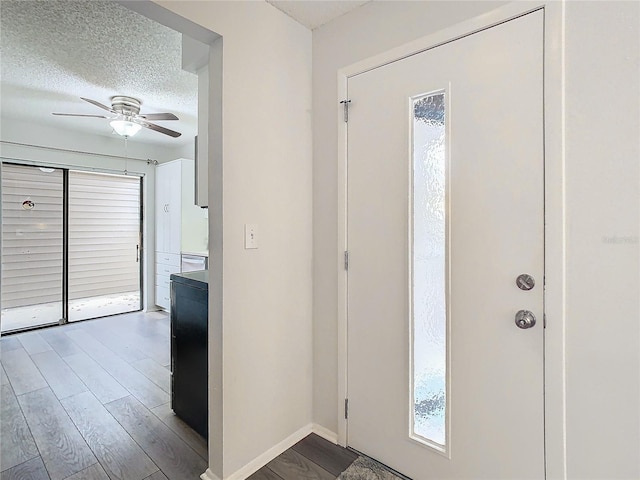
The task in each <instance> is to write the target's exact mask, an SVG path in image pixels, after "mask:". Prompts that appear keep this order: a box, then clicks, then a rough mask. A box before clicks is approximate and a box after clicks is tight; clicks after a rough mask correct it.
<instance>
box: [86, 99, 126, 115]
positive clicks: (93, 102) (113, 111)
mask: <svg viewBox="0 0 640 480" xmlns="http://www.w3.org/2000/svg"><path fill="white" fill-rule="evenodd" d="M80 98H81V99H82V100H84V101H85V102H89V103H90V104H91V105H95V106H96V107H98V108H101V109H103V110H106V111H107V112H111V113H118V112H116V111H115V110H114V109H112V108H110V107H107V106H106V105H103V104H101V103H100V102H96V101H95V100H91V99H90V98H84V97H80Z"/></svg>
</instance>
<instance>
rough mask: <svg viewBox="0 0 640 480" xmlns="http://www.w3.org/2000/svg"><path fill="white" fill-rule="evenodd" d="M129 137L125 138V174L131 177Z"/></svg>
mask: <svg viewBox="0 0 640 480" xmlns="http://www.w3.org/2000/svg"><path fill="white" fill-rule="evenodd" d="M128 141H129V137H124V174H125V175H129V170H128V167H129V143H128Z"/></svg>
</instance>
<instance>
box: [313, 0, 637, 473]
mask: <svg viewBox="0 0 640 480" xmlns="http://www.w3.org/2000/svg"><path fill="white" fill-rule="evenodd" d="M495 6H496V3H489V2H454V1H450V2H401V1H396V2H383V1H379V2H372V3H369V4H367V5H365V6H364V7H362V8H360V9H357V10H355V11H354V12H352V13H349V14H347V15H345V16H343V17H340V18H339V19H337V20H334V21H333V22H331V23H329V24H327V25H325V26H322V27H320V28H319V29H317V30H314V32H313V82H314V89H313V104H314V115H313V122H314V123H313V134H314V137H313V138H314V150H313V191H314V194H313V215H314V230H313V232H314V234H313V239H314V257H313V266H314V297H313V300H314V308H313V313H314V329H313V335H314V359H313V360H314V363H313V365H314V392H313V393H314V395H313V400H314V408H313V415H314V420H315V421H316V422H317V423H319V424H321V425H322V426H324V427H326V428H328V429H330V430H332V431H337V430H338V428H337V422H338V420H337V413H338V408H337V404H338V401H337V400H338V399H337V362H336V359H337V331H336V327H337V293H338V292H337V285H336V279H337V273H338V272H337V268H338V264H339V259H340V257H341V255H342V252H341V251H338V246H337V245H338V238H337V202H336V200H337V197H338V193H337V192H338V190H337V189H338V185H337V178H338V174H337V151H338V146H337V135H338V128H339V127H338V125H337V122H338V118H337V117H338V115H337V110H336V109H337V108H338V105H337V101H338V98H337V81H336V78H337V75H336V74H337V71H338V69H339V68H340V67H343V66H347V65H349V64H352V63H355V62H357V61H359V60H362V59H365V58H367V57H370V56H373V55H376V54H379V53H381V52H384V51H386V50H389V49H391V48H393V47H396V46H398V45H401V44H403V43H406V42H408V41H411V40H413V39H416V38H419V37H423V36H426V35H428V34H430V33H432V32H434V31H437V30H439V29H442V28H445V27H447V26H450V25H452V24H455V23H457V22H460V21H462V20H464V19H466V18H471V17H473V16H476V15H479V14H481V13H482V12H483V11H486V10H488V9H490V8H493V7H495ZM639 6H640V4H639V3H638V2H567V8H566V24H565V27H566V49H565V54H566V60H565V64H564V66H565V71H566V87H565V88H566V119H565V128H566V172H565V173H566V199H565V200H566V203H565V208H566V212H565V213H566V220H565V225H564V226H565V228H566V234H567V238H566V258H565V262H566V263H565V265H564V267H565V268H566V288H567V290H566V305H565V313H566V322H567V323H566V332H565V335H566V337H565V338H566V368H565V372H564V373H565V374H566V412H567V417H566V447H567V452H566V454H567V462H566V463H567V465H566V467H567V470H568V478H571V479H576V480H577V479H603V480H604V479H614V478H616V479H629V480H630V479H637V478H640V318H639V317H640V311H639V310H640V303H639V296H638V292H639V260H640V256H639V253H638V246H639V245H638V235H639V223H638V222H639V213H640V212H639V210H640V209H639V199H640V189H639V168H638V161H639V158H640V151H639V140H638V138H639V137H638V135H639V132H640V125H639V118H640V111H639V100H640V91H639V80H640V79H639V73H638V72H639V68H640V66H639V48H640V37H639V31H640V30H639V28H640V18H639V13H638V10H639ZM372 32H375V33H372ZM560 40H561V39H558V41H560ZM556 180H557V179H556ZM554 248H555V249H556V250H558V249H561V248H563V246H562V245H554ZM554 269H555V267H554ZM561 269H562V267H558V270H561ZM553 293H554V296H557V295H559V294H562V292H553ZM555 320H556V321H560V322H562V319H555ZM550 321H551V320H550ZM556 331H557V329H556ZM559 396H560V397H561V396H562V392H560V394H559ZM560 417H561V415H560ZM553 418H554V419H556V418H557V417H555V416H554V417H553ZM552 427H553V429H554V430H559V431H562V429H563V428H564V427H563V426H562V425H554V426H552ZM560 443H561V442H560ZM554 445H555V443H554ZM556 449H558V450H561V449H562V446H561V445H560V446H559V447H556ZM551 453H552V455H553V456H554V457H556V458H557V457H560V458H563V455H564V454H563V452H562V451H554V452H551ZM560 463H562V460H561V461H560ZM555 467H556V465H555V464H554V471H553V472H548V473H549V475H550V478H561V476H562V472H561V470H562V468H563V467H562V466H561V467H560V469H559V470H558V469H556V468H555Z"/></svg>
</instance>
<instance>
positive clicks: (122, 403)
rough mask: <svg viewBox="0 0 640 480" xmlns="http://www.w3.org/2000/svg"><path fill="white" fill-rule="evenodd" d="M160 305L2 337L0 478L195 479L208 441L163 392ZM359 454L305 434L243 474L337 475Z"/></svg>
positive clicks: (165, 363) (309, 478) (165, 323)
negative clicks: (181, 416)
mask: <svg viewBox="0 0 640 480" xmlns="http://www.w3.org/2000/svg"><path fill="white" fill-rule="evenodd" d="M169 338H170V325H169V317H168V315H167V314H164V313H159V312H154V313H148V314H144V313H133V314H127V315H118V316H114V317H107V318H102V319H97V320H89V321H86V322H76V323H73V324H70V325H65V326H61V327H51V328H47V329H42V330H37V331H32V332H27V333H21V334H15V335H9V336H4V337H1V338H0V364H1V368H0V388H1V393H2V398H1V402H0V407H1V408H0V421H1V430H0V469H1V470H2V472H1V473H0V480H10V479H25V480H41V479H42V480H109V479H112V480H113V479H127V480H129V479H130V480H198V479H199V476H200V474H202V473H203V472H204V471H205V470H206V468H207V442H206V440H205V439H203V438H202V437H201V436H200V435H198V434H197V433H196V432H194V431H193V430H192V429H191V428H189V427H188V426H187V425H186V424H185V423H184V422H182V421H181V420H180V419H179V418H178V417H176V416H175V414H174V413H173V411H172V410H171V405H170V403H169V400H170V393H171V392H170V378H171V377H170V372H169V365H170V363H171V357H170V344H169ZM356 457H357V456H356V455H355V454H354V453H352V452H350V451H348V450H345V449H344V448H341V447H338V446H336V445H334V444H332V443H331V442H328V441H326V440H324V439H322V438H320V437H318V436H317V435H313V434H312V435H309V436H308V437H307V438H305V439H303V440H301V441H300V442H299V443H297V444H296V445H295V446H293V447H292V448H290V449H289V450H287V451H286V452H284V453H283V454H282V455H280V456H278V457H277V458H275V459H274V460H273V461H271V462H269V464H267V465H266V466H264V467H263V468H262V469H260V470H259V471H258V472H256V473H254V474H253V475H251V476H250V477H249V478H250V479H251V480H335V479H336V478H337V477H338V476H339V475H340V473H341V472H343V471H344V470H345V469H346V468H347V467H348V466H349V465H350V464H351V463H352V462H353V461H354V460H355V458H356Z"/></svg>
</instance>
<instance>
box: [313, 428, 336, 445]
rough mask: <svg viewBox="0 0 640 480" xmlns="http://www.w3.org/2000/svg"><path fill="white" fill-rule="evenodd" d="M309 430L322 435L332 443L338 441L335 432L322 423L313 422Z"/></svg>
mask: <svg viewBox="0 0 640 480" xmlns="http://www.w3.org/2000/svg"><path fill="white" fill-rule="evenodd" d="M311 430H312V431H313V433H315V434H316V435H318V436H319V437H322V438H324V439H325V440H327V441H329V442H331V443H333V444H337V443H338V434H337V433H336V432H332V431H331V430H329V429H328V428H325V427H323V426H322V425H318V424H317V423H314V424H313V425H312V427H311Z"/></svg>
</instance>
